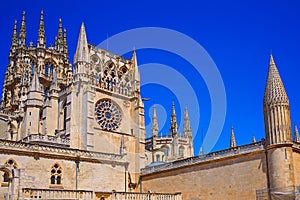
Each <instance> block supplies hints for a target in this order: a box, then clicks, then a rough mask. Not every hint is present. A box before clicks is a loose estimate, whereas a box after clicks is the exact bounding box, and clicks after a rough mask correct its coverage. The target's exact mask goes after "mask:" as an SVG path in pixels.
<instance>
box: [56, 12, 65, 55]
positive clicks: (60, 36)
mask: <svg viewBox="0 0 300 200" xmlns="http://www.w3.org/2000/svg"><path fill="white" fill-rule="evenodd" d="M63 44H64V38H63V27H62V20H61V18H59V23H58V31H57V36H56V38H55V50H56V51H58V52H62V51H63Z"/></svg>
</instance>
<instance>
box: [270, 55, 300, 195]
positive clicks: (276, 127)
mask: <svg viewBox="0 0 300 200" xmlns="http://www.w3.org/2000/svg"><path fill="white" fill-rule="evenodd" d="M264 120H265V131H266V149H267V157H268V174H269V183H270V185H269V186H270V188H269V189H278V190H286V189H287V187H289V186H294V169H293V155H292V144H293V143H292V134H291V122H290V104H289V99H288V96H287V94H286V91H285V88H284V85H283V82H282V80H281V78H280V75H279V73H278V69H277V67H276V64H275V62H274V59H273V56H272V55H271V56H270V64H269V72H268V78H267V82H266V87H265V94H264Z"/></svg>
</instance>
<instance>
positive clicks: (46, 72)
mask: <svg viewBox="0 0 300 200" xmlns="http://www.w3.org/2000/svg"><path fill="white" fill-rule="evenodd" d="M48 75H49V64H48V63H46V64H45V76H47V77H48Z"/></svg>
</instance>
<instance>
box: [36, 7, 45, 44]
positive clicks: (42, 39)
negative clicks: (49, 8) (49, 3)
mask: <svg viewBox="0 0 300 200" xmlns="http://www.w3.org/2000/svg"><path fill="white" fill-rule="evenodd" d="M37 46H38V47H41V48H45V47H46V37H45V24H44V11H43V10H42V11H41V16H40V25H39V30H38V43H37Z"/></svg>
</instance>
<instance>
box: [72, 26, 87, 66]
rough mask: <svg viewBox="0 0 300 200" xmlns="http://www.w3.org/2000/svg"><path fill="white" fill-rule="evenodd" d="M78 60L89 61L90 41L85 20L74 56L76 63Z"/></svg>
mask: <svg viewBox="0 0 300 200" xmlns="http://www.w3.org/2000/svg"><path fill="white" fill-rule="evenodd" d="M77 62H89V52H88V42H87V38H86V33H85V27H84V23H83V22H82V24H81V28H80V33H79V37H78V42H77V48H76V53H75V56H74V63H77Z"/></svg>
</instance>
